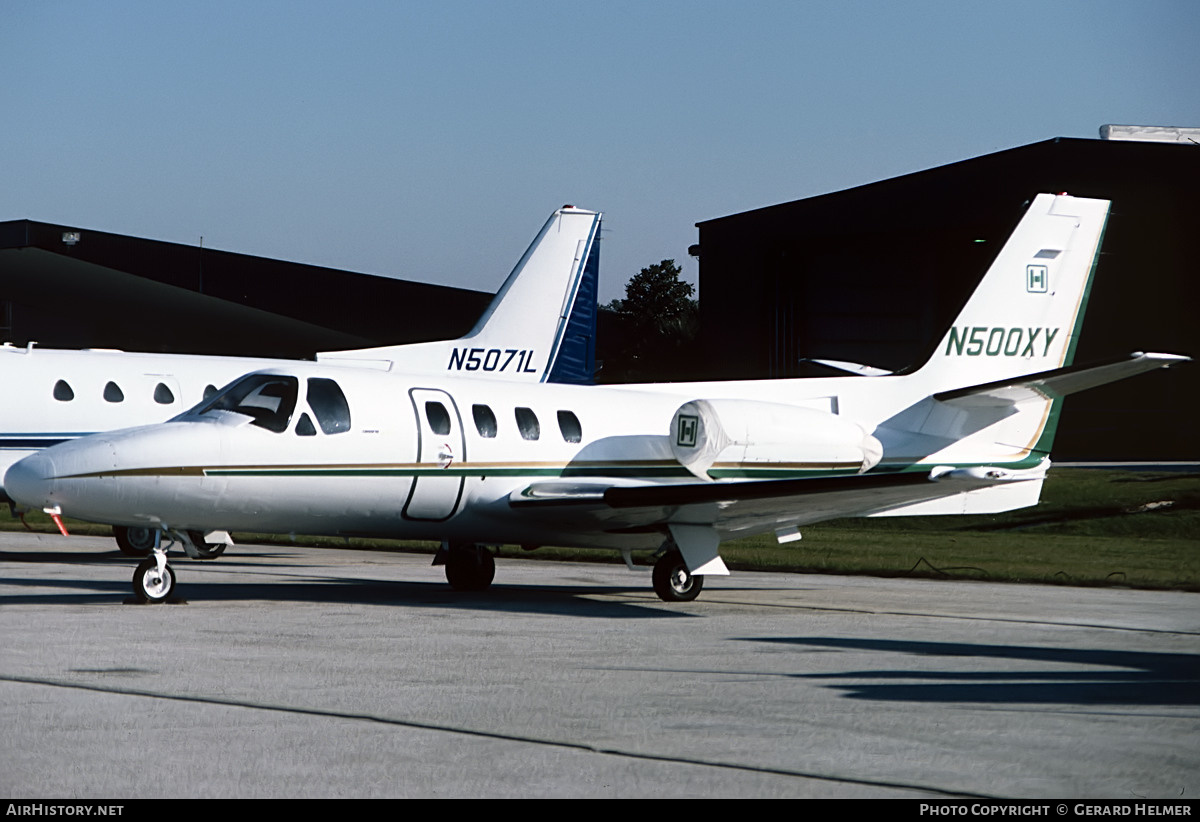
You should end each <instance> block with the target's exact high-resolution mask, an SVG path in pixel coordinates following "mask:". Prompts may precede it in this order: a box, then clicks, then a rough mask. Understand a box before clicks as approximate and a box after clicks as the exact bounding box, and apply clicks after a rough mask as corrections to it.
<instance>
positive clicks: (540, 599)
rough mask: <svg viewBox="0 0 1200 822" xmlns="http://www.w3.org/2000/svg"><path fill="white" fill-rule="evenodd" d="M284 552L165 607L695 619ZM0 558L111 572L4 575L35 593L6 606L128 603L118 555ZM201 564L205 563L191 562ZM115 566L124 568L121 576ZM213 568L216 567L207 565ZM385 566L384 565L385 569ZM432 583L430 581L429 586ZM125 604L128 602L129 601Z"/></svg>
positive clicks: (182, 587) (657, 608)
mask: <svg viewBox="0 0 1200 822" xmlns="http://www.w3.org/2000/svg"><path fill="white" fill-rule="evenodd" d="M270 556H271V555H270V554H266V553H261V552H259V553H256V554H255V558H256V559H262V558H264V557H270ZM289 558H290V557H289V555H287V554H281V555H279V556H278V557H277V558H275V560H274V561H272V562H271V563H270V564H269V565H264V564H262V563H261V562H254V563H249V562H239V561H238V560H237V559H235V558H231V557H228V556H226V557H222V558H221V559H220V560H218V562H219V563H220V566H219V568H220V570H222V571H229V572H236V571H237V570H238V569H239V568H240V569H243V570H245V571H246V573H245V575H244V576H243V577H242V581H239V582H212V581H205V580H204V579H202V578H197V577H196V576H194V575H193V576H191V577H190V578H188V579H187V580H186V581H185V582H180V583H179V587H178V588H177V591H178V595H179V599H178V600H175V601H174V603H172V602H168V603H167V604H166V605H162V606H147V607H170V606H171V605H172V604H186V603H188V602H194V603H197V604H199V603H214V602H248V601H267V602H278V603H280V604H284V603H288V602H292V603H297V602H310V603H345V604H359V605H381V606H406V605H407V606H415V607H423V608H430V607H432V608H448V609H455V610H478V611H489V612H496V611H507V612H513V613H538V614H562V615H564V616H573V617H600V618H604V619H620V618H629V619H647V618H678V617H690V616H695V615H694V614H688V613H683V612H679V611H672V610H667V609H664V608H663V607H661V603H659V602H658V600H657V599H653V600H652V599H651V598H652V597H653V594H652V593H651V594H649V596H648V597H647V604H642V603H639V602H628V601H612V600H595V599H589V597H590V596H593V595H604V596H606V597H613V596H623V595H628V594H635V595H639V596H640V595H646V594H647V593H648V592H649V580H648V579H646V580H642V579H640V578H637V579H636V581H632V582H631V583H630V584H629V585H628V586H620V585H592V586H579V585H571V586H564V585H537V586H531V585H514V584H503V583H496V584H493V585H492V586H491V588H489V589H488V590H487V591H483V592H479V593H466V592H461V591H454V590H452V589H451V588H450V586H449V585H447V584H446V582H445V581H444V580H442V579H441V571H440V569H431V571H430V574H431V578H430V581H429V582H415V581H412V580H396V581H391V580H380V579H369V578H358V577H337V576H330V575H328V574H323V573H320V572H315V573H313V572H312V570H313V569H312V565H311V564H310V563H297V562H289V561H287V560H288V559H289ZM0 560H3V561H6V562H31V563H47V564H71V565H85V564H86V565H108V566H112V567H113V568H114V569H119V571H115V572H114V573H113V574H112V575H111V577H110V578H108V579H103V580H100V579H95V578H92V579H84V578H82V577H79V578H64V577H61V576H53V577H22V578H14V577H4V578H0V584H3V585H5V586H6V587H8V588H10V589H11V588H38V589H42V591H41V592H39V593H30V594H28V595H25V596H21V595H17V596H5V597H4V603H5V604H6V605H50V604H61V605H84V604H107V605H111V604H113V603H115V602H124V601H126V600H132V588H131V586H130V582H129V578H130V576H132V573H133V565H132V564H129V560H128V558H127V557H126V558H123V560H122V555H121V554H119V553H117V552H115V551H114V552H111V553H105V554H87V555H83V556H81V555H80V554H77V553H71V552H66V551H63V552H37V553H19V552H3V553H0ZM197 564H202V565H208V564H209V563H207V562H203V563H197ZM122 565H124V566H127V567H128V570H127V571H126V570H125V569H124V568H123V567H122ZM172 565H173V567H175V568H176V574H180V573H184V574H186V573H187V569H188V568H189V567H190V568H195V567H196V564H193V563H190V562H189V563H182V562H181V563H178V564H176V562H174V561H173V563H172ZM214 567H216V566H214ZM384 567H386V566H384ZM289 569H291V570H295V569H300V570H302V571H306V573H304V575H303V577H297V578H295V579H294V580H280V579H279V578H278V577H277V576H275V577H274V578H271V579H263V580H262V581H256V580H255V576H259V575H272V574H277V573H280V572H284V571H288V570H289ZM435 580H436V581H435ZM47 588H49V589H56V590H59V591H60V593H49V592H46V591H45V590H44V589H47ZM130 604H132V602H131V603H130Z"/></svg>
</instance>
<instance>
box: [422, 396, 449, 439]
mask: <svg viewBox="0 0 1200 822" xmlns="http://www.w3.org/2000/svg"><path fill="white" fill-rule="evenodd" d="M425 419H427V420H429V427H430V429H431V430H432V431H433V433H435V434H437V435H438V436H439V437H441V436H445V435H446V434H449V433H450V412H449V411H447V410H446V406H444V405H442V404H441V403H440V402H433V401H432V400H431V401H430V402H427V403H425Z"/></svg>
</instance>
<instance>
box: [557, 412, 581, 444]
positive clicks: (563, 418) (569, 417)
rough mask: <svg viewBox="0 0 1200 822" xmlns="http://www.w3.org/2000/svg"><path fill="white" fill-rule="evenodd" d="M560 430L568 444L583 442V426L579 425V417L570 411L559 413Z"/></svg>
mask: <svg viewBox="0 0 1200 822" xmlns="http://www.w3.org/2000/svg"><path fill="white" fill-rule="evenodd" d="M558 430H559V431H561V432H562V438H563V439H564V440H566V441H567V442H581V441H582V440H583V426H581V425H580V424H579V417H577V416H575V415H574V414H573V413H571V412H570V411H559V412H558Z"/></svg>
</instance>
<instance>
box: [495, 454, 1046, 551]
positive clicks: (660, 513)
mask: <svg viewBox="0 0 1200 822" xmlns="http://www.w3.org/2000/svg"><path fill="white" fill-rule="evenodd" d="M1044 477H1045V466H1039V467H1038V468H1036V469H1031V470H1027V471H1010V470H1006V469H1001V468H994V467H986V466H985V467H976V468H957V469H954V468H949V467H946V466H939V467H933V468H931V469H929V470H923V471H919V472H905V473H892V474H864V475H853V476H845V477H832V478H819V479H790V480H760V481H741V482H739V481H730V482H706V483H699V482H696V483H682V484H657V485H616V484H611V483H609V484H606V483H600V482H542V483H534V484H533V485H530V486H527V487H526V488H524V489H522V490H520V491H517V492H514V493H513V494H512V495H511V496H510V497H509V501H508V502H509V506H510V507H511V508H513V509H514V510H518V511H521V512H522V513H523V514H526V515H533V516H537V517H540V518H543V519H544V520H545V521H547V522H552V521H555V520H564V521H566V520H570V521H571V522H572V524H573V525H574V526H575V527H576V528H578V527H580V526H581V525H583V524H585V523H586V522H588V521H590V522H591V524H592V526H593V527H594V528H595V529H596V530H598V531H604V532H607V533H621V532H626V533H628V532H637V531H648V530H654V531H664V530H666V529H667V528H668V527H669V526H673V525H703V526H707V527H710V528H712V529H714V530H715V531H716V532H717V533H718V534H719V535H720V536H721V538H722V539H728V538H731V537H738V536H749V535H751V534H756V533H763V532H766V531H772V530H773V531H776V532H780V533H782V532H785V531H787V530H788V529H794V528H796V527H797V526H800V525H806V524H810V523H813V522H820V521H822V520H828V519H837V518H840V517H851V516H871V515H873V514H882V513H886V512H887V511H889V510H891V509H897V508H903V507H905V506H909V505H912V504H914V503H920V502H926V501H929V500H936V499H941V498H946V497H953V496H956V495H959V494H969V493H971V492H978V491H980V490H983V489H988V488H992V487H993V486H998V485H1011V484H1016V483H1029V482H1033V483H1035V485H1040V481H1041V480H1042V479H1043V478H1044Z"/></svg>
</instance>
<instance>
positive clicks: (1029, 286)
mask: <svg viewBox="0 0 1200 822" xmlns="http://www.w3.org/2000/svg"><path fill="white" fill-rule="evenodd" d="M1049 289H1050V269H1048V268H1046V266H1044V265H1027V266H1025V290H1026V291H1028V292H1030V293H1031V294H1045V293H1046V292H1047V291H1048V290H1049Z"/></svg>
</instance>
